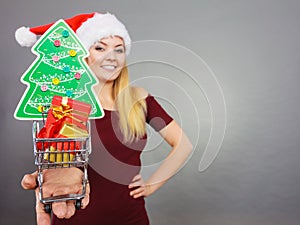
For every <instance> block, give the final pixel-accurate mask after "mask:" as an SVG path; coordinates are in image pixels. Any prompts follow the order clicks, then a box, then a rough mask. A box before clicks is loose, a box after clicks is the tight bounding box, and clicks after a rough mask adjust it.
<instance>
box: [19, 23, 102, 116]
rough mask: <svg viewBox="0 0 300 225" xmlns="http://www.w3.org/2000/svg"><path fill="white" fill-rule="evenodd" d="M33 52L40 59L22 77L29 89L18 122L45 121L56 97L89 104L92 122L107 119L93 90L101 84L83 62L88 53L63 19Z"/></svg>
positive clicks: (43, 36) (39, 42)
mask: <svg viewBox="0 0 300 225" xmlns="http://www.w3.org/2000/svg"><path fill="white" fill-rule="evenodd" d="M31 51H32V52H33V53H34V54H35V55H37V56H38V58H37V59H36V60H35V61H34V62H33V63H32V64H31V66H30V67H29V68H28V69H27V70H26V72H25V73H24V74H23V75H22V77H21V82H22V83H24V84H26V85H28V87H27V89H26V91H25V93H24V95H23V96H22V98H21V100H20V102H19V104H18V106H17V108H16V111H15V114H14V116H15V118H16V119H20V120H37V119H42V118H43V114H42V112H43V111H44V110H45V109H47V108H49V106H50V104H51V101H52V98H53V96H55V95H58V96H67V97H69V98H72V99H74V100H78V101H82V102H86V103H88V104H90V105H91V106H92V112H91V114H90V117H89V118H91V119H94V118H101V117H103V116H104V112H103V109H102V107H101V105H100V103H99V101H98V99H97V97H96V94H95V93H94V91H93V86H94V85H96V84H97V83H98V81H97V79H96V78H95V76H94V75H93V73H92V72H91V70H90V69H89V67H88V65H87V64H86V62H85V60H84V58H86V57H87V56H88V54H89V53H88V51H87V50H86V49H85V47H84V46H83V44H82V43H81V41H80V40H79V39H78V37H77V36H76V34H75V33H74V31H73V30H72V29H71V28H70V27H69V25H68V24H67V23H66V22H65V21H64V20H62V19H61V20H58V21H57V22H56V23H55V24H53V25H52V26H51V27H50V28H49V29H48V30H47V31H46V32H45V33H44V34H43V35H42V36H41V37H40V38H39V40H38V41H37V42H36V43H35V44H34V46H33V47H32V48H31Z"/></svg>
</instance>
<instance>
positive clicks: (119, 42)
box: [87, 36, 126, 82]
mask: <svg viewBox="0 0 300 225" xmlns="http://www.w3.org/2000/svg"><path fill="white" fill-rule="evenodd" d="M125 59H126V56H125V46H124V42H123V39H122V38H120V37H117V36H113V37H107V38H102V39H101V40H100V41H98V42H97V43H96V44H94V45H93V46H92V47H91V48H90V55H89V57H88V58H87V64H88V65H89V66H90V68H91V70H92V71H93V72H94V74H95V75H96V77H97V78H98V79H99V81H102V82H109V81H114V80H115V79H116V78H118V76H119V74H120V72H121V70H122V68H123V67H124V66H125Z"/></svg>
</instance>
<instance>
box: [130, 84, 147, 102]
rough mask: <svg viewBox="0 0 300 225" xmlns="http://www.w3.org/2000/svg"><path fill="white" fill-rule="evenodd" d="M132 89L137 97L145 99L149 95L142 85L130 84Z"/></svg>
mask: <svg viewBox="0 0 300 225" xmlns="http://www.w3.org/2000/svg"><path fill="white" fill-rule="evenodd" d="M131 88H132V91H133V93H134V95H135V96H136V97H137V98H138V99H146V98H147V97H148V95H149V93H148V91H147V90H146V89H144V88H142V87H136V86H132V87H131Z"/></svg>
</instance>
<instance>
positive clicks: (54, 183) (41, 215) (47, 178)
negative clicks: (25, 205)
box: [21, 168, 90, 225]
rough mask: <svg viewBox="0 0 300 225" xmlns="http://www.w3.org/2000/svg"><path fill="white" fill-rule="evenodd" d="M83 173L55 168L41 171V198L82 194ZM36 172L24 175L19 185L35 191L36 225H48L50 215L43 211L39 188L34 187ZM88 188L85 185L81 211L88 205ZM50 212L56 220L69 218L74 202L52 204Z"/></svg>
mask: <svg viewBox="0 0 300 225" xmlns="http://www.w3.org/2000/svg"><path fill="white" fill-rule="evenodd" d="M82 177H83V172H82V171H81V170H80V169H78V168H57V169H48V170H43V197H45V198H46V197H50V196H56V195H64V194H78V193H81V192H82ZM36 181H37V172H34V173H32V174H26V175H24V177H23V179H22V182H21V185H22V187H23V188H24V189H26V190H33V189H35V194H36V207H35V208H36V220H37V224H38V225H50V222H51V221H50V214H49V213H46V212H45V210H44V205H43V204H42V203H41V202H40V201H39V188H38V187H36ZM89 193H90V186H89V184H87V187H86V195H85V197H84V198H83V199H82V207H81V208H82V209H84V208H85V207H86V206H87V205H88V203H89ZM52 211H53V213H54V214H55V215H56V216H57V217H58V218H66V219H68V218H70V217H71V216H73V215H74V214H75V211H76V209H75V204H74V201H67V202H54V203H52Z"/></svg>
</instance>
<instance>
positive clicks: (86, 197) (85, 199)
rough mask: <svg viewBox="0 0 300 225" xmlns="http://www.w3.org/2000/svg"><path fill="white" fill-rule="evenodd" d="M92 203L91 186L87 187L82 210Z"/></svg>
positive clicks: (82, 201)
mask: <svg viewBox="0 0 300 225" xmlns="http://www.w3.org/2000/svg"><path fill="white" fill-rule="evenodd" d="M89 202H90V184H89V183H87V185H86V192H85V196H84V198H83V199H82V200H81V208H82V209H85V208H86V207H87V205H88V204H89Z"/></svg>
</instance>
